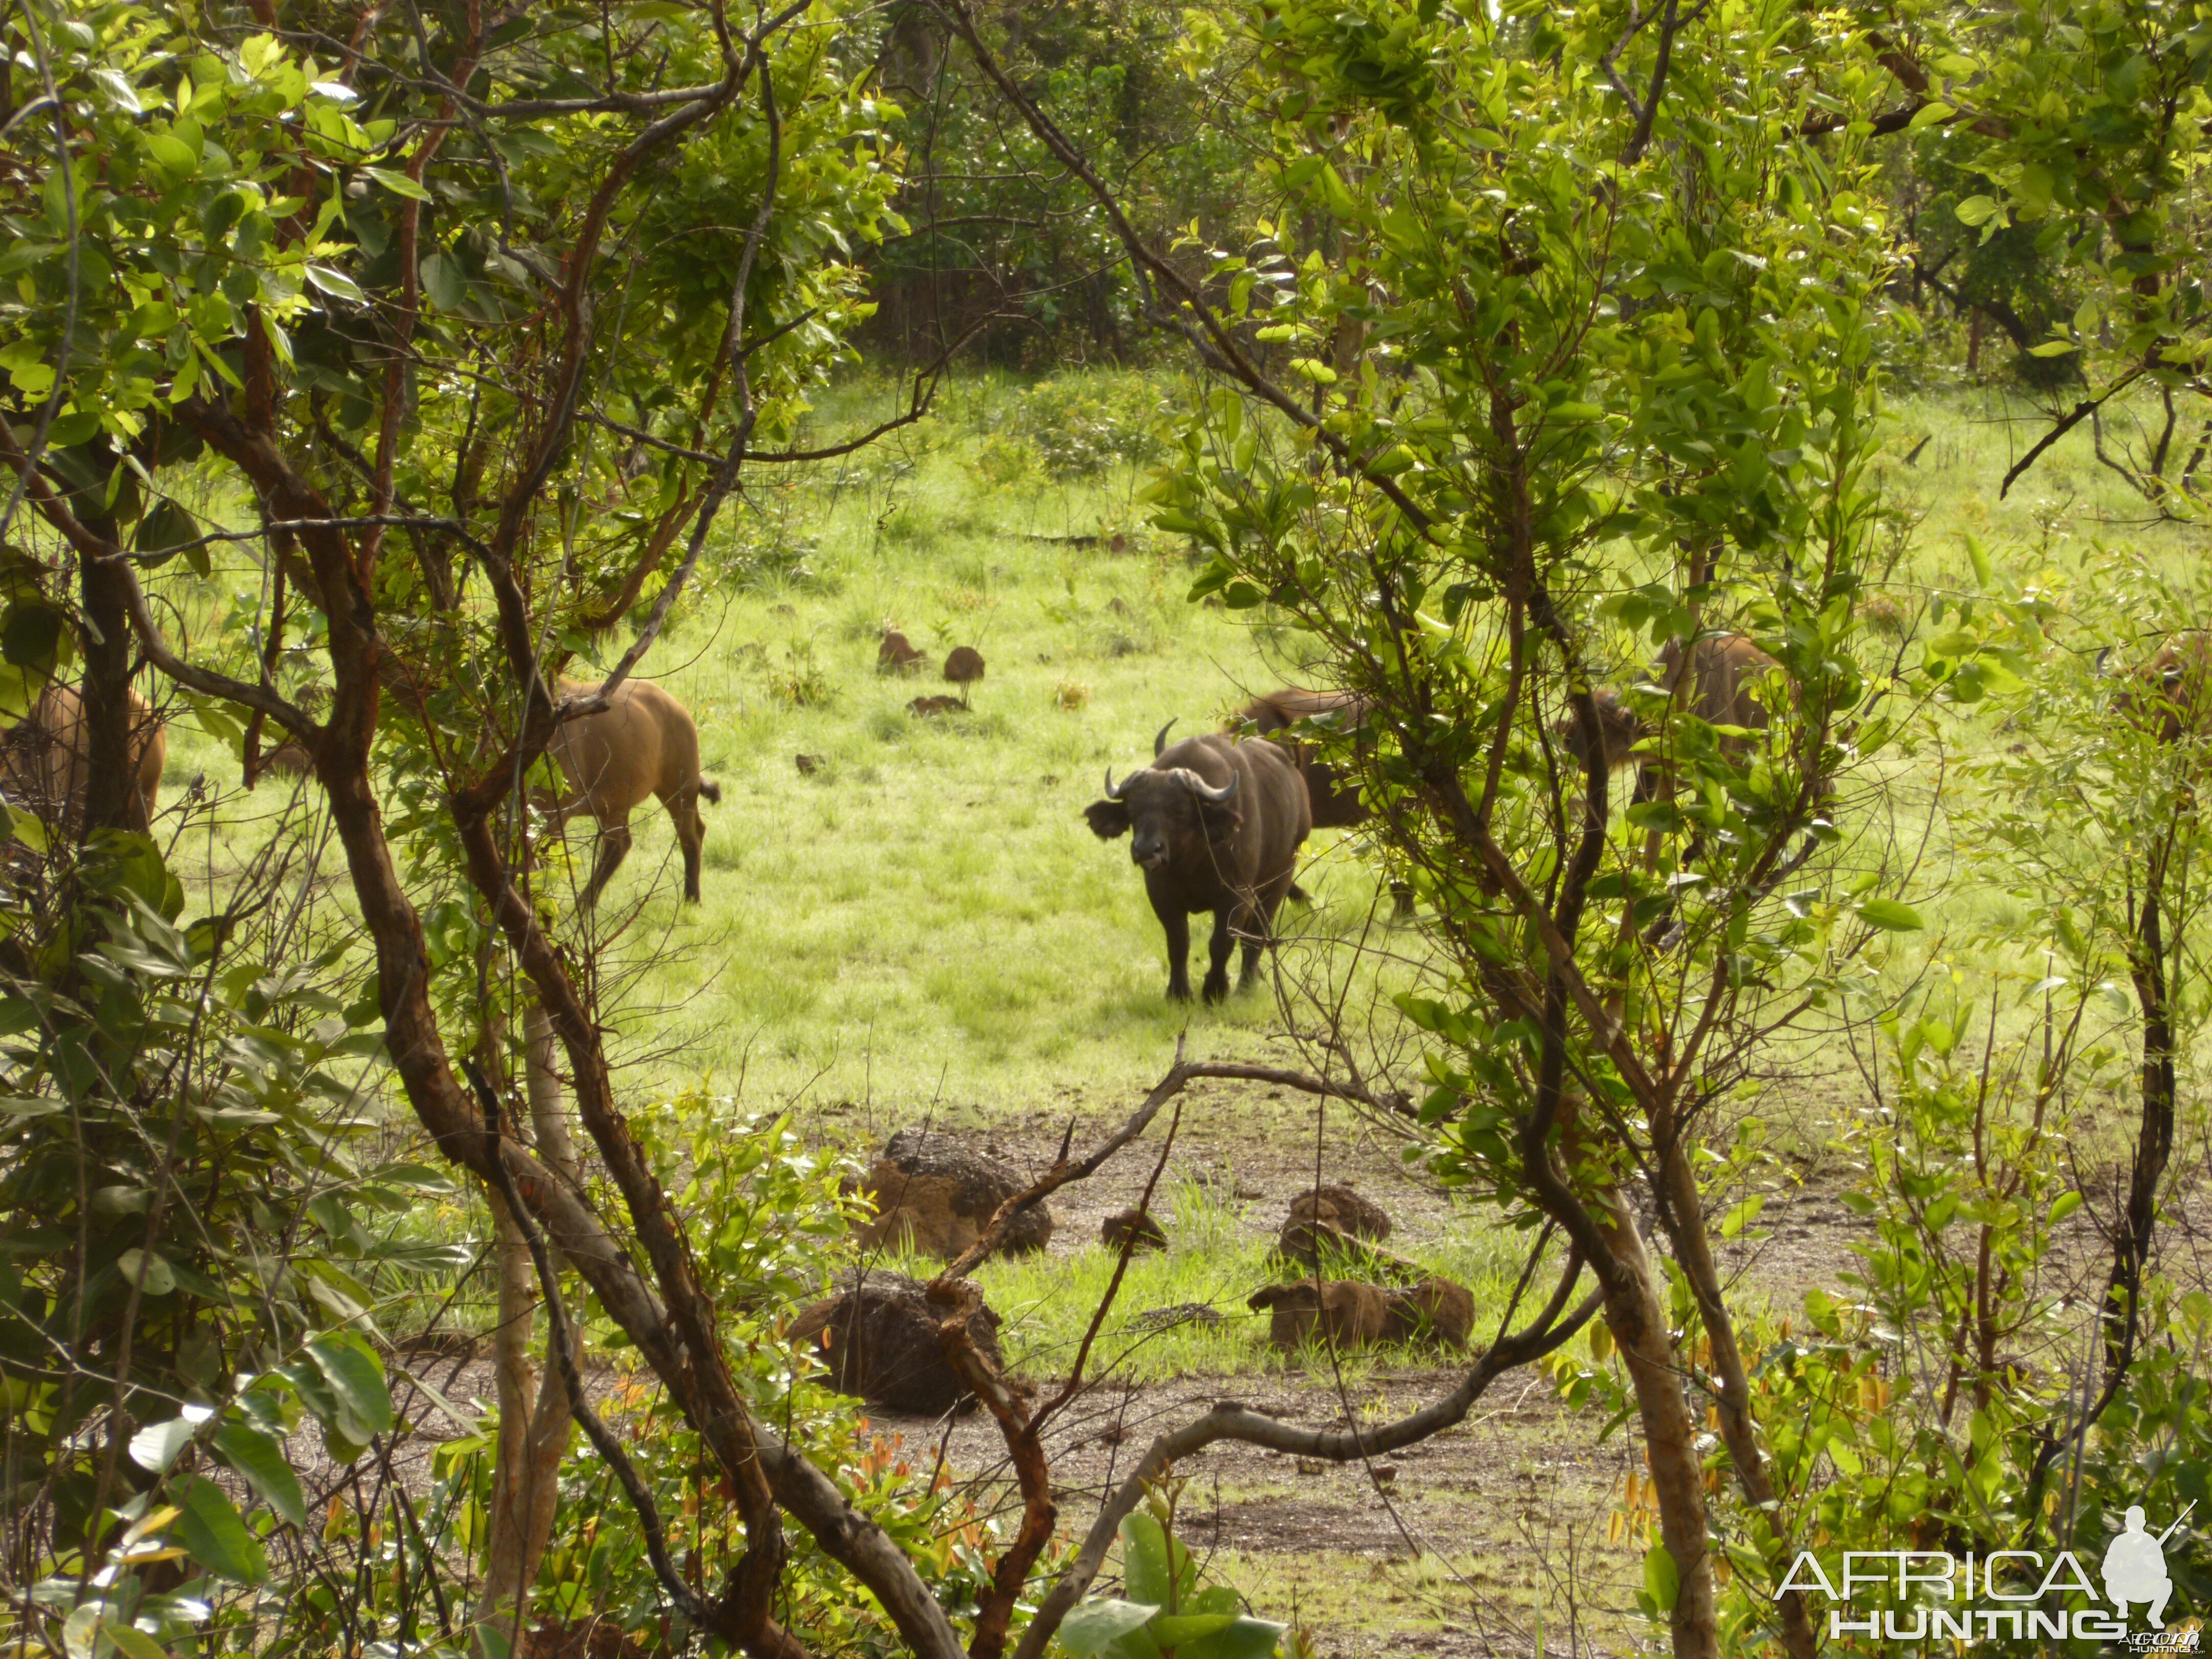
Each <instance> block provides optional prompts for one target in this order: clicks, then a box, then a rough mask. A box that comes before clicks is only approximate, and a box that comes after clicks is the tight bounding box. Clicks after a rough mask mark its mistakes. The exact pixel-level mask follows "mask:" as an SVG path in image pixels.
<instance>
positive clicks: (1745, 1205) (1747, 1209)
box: [1721, 1193, 1766, 1238]
mask: <svg viewBox="0 0 2212 1659" xmlns="http://www.w3.org/2000/svg"><path fill="white" fill-rule="evenodd" d="M1765 1207H1766V1195H1765V1194H1764V1193H1754V1194H1752V1195H1751V1196H1750V1197H1749V1198H1747V1199H1746V1200H1744V1201H1743V1202H1742V1203H1741V1204H1739V1205H1737V1206H1735V1208H1734V1209H1732V1210H1730V1211H1729V1212H1728V1213H1727V1214H1726V1215H1725V1216H1723V1217H1722V1218H1721V1237H1723V1238H1734V1237H1735V1236H1736V1235H1737V1234H1738V1233H1740V1232H1741V1231H1743V1230H1744V1229H1745V1228H1746V1227H1748V1226H1749V1225H1751V1224H1752V1223H1753V1222H1754V1221H1756V1220H1757V1219H1758V1218H1759V1212H1760V1211H1761V1210H1763V1209H1765Z"/></svg>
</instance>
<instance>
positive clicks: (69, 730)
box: [0, 684, 169, 836]
mask: <svg viewBox="0 0 2212 1659" xmlns="http://www.w3.org/2000/svg"><path fill="white" fill-rule="evenodd" d="M130 695H131V744H130V751H129V752H130V766H131V774H132V788H131V793H130V796H129V799H126V800H125V803H124V812H123V823H124V827H125V829H139V830H147V829H152V828H153V826H154V808H155V801H156V799H157V798H158V797H159V796H160V794H161V769H162V767H163V766H164V765H165V764H167V761H168V757H169V740H168V738H167V737H165V736H164V735H163V734H162V732H161V716H160V715H158V714H155V712H154V708H153V705H152V704H151V703H149V702H147V701H146V699H145V698H144V697H143V696H139V694H138V692H137V690H135V689H134V690H132V691H131V694H130ZM90 755H91V744H89V742H88V739H87V738H86V735H85V730H84V702H83V699H82V697H81V696H79V695H78V693H77V688H76V687H75V686H73V685H61V684H52V685H49V686H47V687H46V690H44V691H43V692H41V693H40V695H39V700H38V702H35V703H33V705H32V706H31V714H30V718H29V719H27V720H22V721H20V722H19V723H18V724H17V725H16V726H15V730H14V731H13V732H9V734H8V738H7V742H6V744H5V746H4V748H0V785H4V786H5V787H6V789H7V793H8V796H9V799H11V800H13V801H15V802H16V803H18V804H19V805H22V806H24V807H25V808H27V809H28V810H29V811H32V812H33V813H35V814H36V815H38V816H39V817H42V818H45V819H46V820H48V821H49V822H58V823H60V824H61V826H62V828H63V829H64V832H66V833H67V834H69V835H71V836H75V835H76V834H78V833H80V832H81V831H82V829H83V827H84V797H85V789H86V787H87V785H88V782H89V781H90V778H91V775H92V772H91V762H90Z"/></svg>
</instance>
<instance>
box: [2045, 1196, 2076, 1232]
mask: <svg viewBox="0 0 2212 1659" xmlns="http://www.w3.org/2000/svg"><path fill="white" fill-rule="evenodd" d="M2080 1208H2081V1193H2080V1192H2079V1191H2075V1192H2069V1193H2061V1194H2058V1197H2057V1200H2056V1201H2055V1202H2053V1203H2052V1205H2051V1213H2050V1214H2049V1215H2047V1216H2045V1218H2044V1219H2045V1221H2047V1222H2049V1223H2050V1224H2051V1225H2053V1226H2056V1225H2057V1224H2058V1223H2060V1222H2062V1221H2063V1220H2065V1219H2066V1218H2067V1217H2068V1216H2069V1215H2072V1214H2073V1213H2074V1212H2075V1211H2076V1210H2078V1209H2080Z"/></svg>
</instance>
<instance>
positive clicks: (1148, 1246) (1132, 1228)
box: [1098, 1206, 1168, 1250]
mask: <svg viewBox="0 0 2212 1659" xmlns="http://www.w3.org/2000/svg"><path fill="white" fill-rule="evenodd" d="M1132 1235H1134V1236H1135V1238H1136V1241H1137V1242H1136V1243H1135V1244H1134V1245H1133V1246H1132V1247H1131V1248H1132V1249H1135V1250H1164V1249H1167V1247H1168V1236H1167V1234H1166V1233H1165V1232H1164V1231H1162V1229H1161V1227H1160V1224H1159V1223H1158V1221H1157V1220H1155V1219H1154V1218H1152V1215H1151V1214H1150V1213H1149V1212H1146V1211H1144V1210H1139V1209H1138V1208H1136V1207H1135V1206H1131V1207H1130V1208H1128V1209H1126V1210H1116V1211H1115V1212H1114V1213H1113V1214H1111V1215H1109V1216H1108V1217H1107V1218H1106V1219H1105V1220H1103V1221H1102V1222H1100V1223H1099V1224H1098V1242H1099V1243H1102V1244H1103V1245H1104V1246H1105V1247H1106V1248H1107V1249H1109V1250H1118V1249H1121V1245H1122V1243H1123V1242H1124V1241H1125V1240H1127V1238H1129V1237H1131V1236H1132Z"/></svg>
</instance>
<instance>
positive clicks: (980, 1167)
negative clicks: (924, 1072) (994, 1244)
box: [859, 1129, 1053, 1261]
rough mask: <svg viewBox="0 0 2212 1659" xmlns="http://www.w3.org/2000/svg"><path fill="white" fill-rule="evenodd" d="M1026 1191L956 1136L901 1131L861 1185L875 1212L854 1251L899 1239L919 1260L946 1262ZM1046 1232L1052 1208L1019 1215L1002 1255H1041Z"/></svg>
mask: <svg viewBox="0 0 2212 1659" xmlns="http://www.w3.org/2000/svg"><path fill="white" fill-rule="evenodd" d="M1029 1187H1030V1183H1029V1182H1027V1181H1025V1180H1024V1179H1023V1178H1022V1176H1021V1172H1020V1171H1019V1170H1016V1169H1015V1168H1014V1166H1013V1165H1012V1164H1008V1163H1006V1161H1005V1160H1003V1159H1001V1158H993V1157H991V1156H990V1155H989V1154H988V1153H986V1152H977V1151H975V1149H974V1148H973V1147H971V1146H968V1145H966V1144H965V1143H964V1142H963V1141H961V1140H960V1139H957V1137H955V1136H952V1135H941V1134H931V1133H927V1131H924V1130H921V1129H902V1130H900V1131H899V1132H898V1133H896V1134H895V1135H893V1136H892V1137H891V1138H890V1142H889V1144H888V1145H886V1146H884V1150H883V1153H882V1155H881V1156H880V1157H878V1158H877V1159H876V1161H875V1163H874V1164H872V1165H871V1166H870V1167H869V1170H868V1172H867V1174H866V1175H865V1176H862V1177H861V1178H860V1192H861V1194H862V1195H863V1196H865V1197H866V1199H867V1200H869V1201H870V1202H871V1203H872V1204H873V1205H874V1206H876V1218H875V1219H874V1220H873V1221H872V1222H870V1223H869V1224H868V1225H866V1226H865V1227H863V1228H862V1229H861V1230H860V1235H859V1237H860V1247H861V1249H864V1250H876V1249H884V1247H885V1246H887V1245H893V1244H896V1243H900V1242H901V1236H902V1235H904V1236H905V1239H906V1240H907V1241H908V1243H909V1248H911V1249H914V1250H915V1251H916V1252H918V1253H920V1254H921V1255H933V1256H936V1257H938V1258H939V1259H940V1260H942V1261H951V1259H952V1258H953V1257H954V1256H957V1255H959V1254H960V1253H961V1251H963V1250H964V1249H967V1248H968V1247H969V1245H970V1244H973V1243H975V1240H976V1238H977V1237H979V1236H980V1235H981V1232H982V1231H983V1229H984V1228H985V1227H987V1226H988V1225H990V1222H991V1218H992V1216H993V1215H994V1214H996V1213H997V1212H998V1208H999V1206H1000V1205H1001V1204H1003V1203H1005V1202H1006V1200H1008V1199H1010V1198H1012V1197H1014V1196H1016V1195H1017V1194H1020V1193H1024V1192H1026V1191H1027V1190H1028V1189H1029ZM1052 1228H1053V1215H1052V1211H1051V1208H1050V1206H1047V1205H1043V1204H1040V1205H1038V1206H1036V1208H1034V1209H1031V1210H1027V1211H1024V1212H1023V1213H1022V1214H1020V1215H1018V1216H1017V1217H1015V1218H1014V1222H1013V1225H1012V1226H1011V1227H1010V1228H1008V1229H1007V1231H1006V1246H1005V1248H1006V1252H1007V1254H1009V1255H1021V1254H1024V1252H1027V1251H1030V1250H1041V1249H1043V1248H1044V1247H1045V1245H1046V1243H1048V1241H1049V1240H1050V1239H1051V1237H1052Z"/></svg>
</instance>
